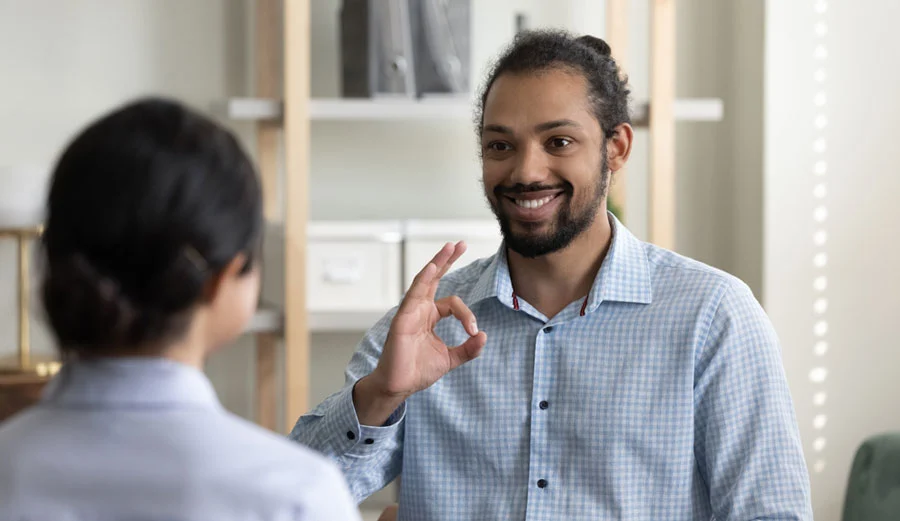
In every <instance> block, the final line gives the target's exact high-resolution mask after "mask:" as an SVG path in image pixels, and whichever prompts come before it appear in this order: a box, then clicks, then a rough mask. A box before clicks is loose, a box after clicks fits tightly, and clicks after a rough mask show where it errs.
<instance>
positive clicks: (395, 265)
mask: <svg viewBox="0 0 900 521" xmlns="http://www.w3.org/2000/svg"><path fill="white" fill-rule="evenodd" d="M282 229H283V228H282V226H281V225H272V224H270V225H268V226H267V229H266V237H265V243H264V246H265V254H264V257H263V258H264V262H265V265H264V269H263V274H264V275H265V277H264V281H263V302H265V303H267V304H272V305H274V306H276V307H279V308H280V307H282V306H283V305H284V280H283V279H282V274H283V273H284V272H283V265H284V239H283V232H282ZM402 231H403V228H402V224H401V223H400V221H329V222H321V221H320V222H311V223H310V224H309V227H308V232H307V250H306V252H307V259H306V298H307V309H308V310H309V311H310V312H311V313H316V312H378V313H380V312H384V311H387V310H388V309H390V308H391V307H393V306H395V305H397V303H398V302H399V301H400V296H401V295H400V291H401V283H400V275H401V273H402V268H401V241H402Z"/></svg>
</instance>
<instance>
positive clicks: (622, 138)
mask: <svg viewBox="0 0 900 521" xmlns="http://www.w3.org/2000/svg"><path fill="white" fill-rule="evenodd" d="M614 132H615V133H614V134H613V135H612V136H611V137H608V138H606V162H607V164H608V165H609V169H610V170H611V171H613V172H616V171H618V170H621V169H622V168H624V167H625V163H627V162H628V157H629V156H630V155H631V144H632V143H633V142H634V129H633V128H631V125H629V124H628V123H622V124H621V125H619V126H617V127H616V128H615V130H614Z"/></svg>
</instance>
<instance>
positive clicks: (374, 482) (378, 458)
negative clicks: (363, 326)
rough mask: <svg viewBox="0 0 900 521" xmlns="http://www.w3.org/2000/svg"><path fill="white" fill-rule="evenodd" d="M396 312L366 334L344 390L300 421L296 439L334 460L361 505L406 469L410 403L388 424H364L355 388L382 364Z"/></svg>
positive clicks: (398, 411) (349, 366)
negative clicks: (405, 432) (355, 400)
mask: <svg viewBox="0 0 900 521" xmlns="http://www.w3.org/2000/svg"><path fill="white" fill-rule="evenodd" d="M395 313H396V309H394V310H392V311H391V312H389V313H388V314H387V315H385V316H384V317H383V318H382V319H381V320H380V321H379V322H378V323H377V324H375V326H374V327H373V328H372V329H371V330H370V331H369V332H368V333H366V335H365V337H364V338H363V340H362V342H360V344H359V346H358V347H357V350H356V352H355V353H354V354H353V357H352V358H351V360H350V363H349V364H348V365H347V369H346V371H345V376H346V381H345V385H344V387H343V389H341V390H340V391H338V392H337V393H335V394H333V395H331V396H329V397H328V398H326V399H325V401H323V402H322V403H321V404H319V406H318V407H316V408H315V409H314V410H313V411H312V412H310V413H308V414H306V415H304V416H302V417H300V419H299V420H297V423H296V424H295V425H294V428H293V430H292V431H291V433H290V438H291V439H293V440H295V441H297V442H299V443H302V444H303V445H306V446H308V447H310V448H311V449H313V450H315V451H318V452H320V453H322V454H324V455H326V456H328V457H329V458H331V459H332V460H334V461H335V462H336V463H337V464H338V465H339V466H340V468H341V470H343V472H344V476H345V477H346V480H347V483H348V485H349V487H350V491H351V493H352V494H353V497H354V498H355V500H356V501H357V502H362V501H363V500H364V499H365V498H367V497H368V496H370V495H371V494H372V493H374V492H377V491H378V490H381V489H382V488H384V487H385V486H386V485H387V484H388V483H390V482H391V481H393V480H394V478H396V477H397V476H398V475H399V474H400V469H401V464H402V462H401V457H402V450H403V425H404V417H405V414H406V404H403V405H401V406H400V407H399V408H398V409H397V410H396V411H394V413H393V414H391V416H390V418H388V421H387V422H386V423H385V424H384V425H382V426H366V425H360V423H359V418H357V415H356V408H355V407H354V406H353V387H354V386H355V385H356V382H358V381H359V380H360V379H361V378H362V377H363V376H366V375H368V374H369V373H371V372H372V371H373V370H374V369H375V366H376V365H377V364H378V359H379V358H380V356H381V352H382V350H383V348H384V342H385V339H386V338H387V333H388V330H389V329H390V324H391V320H392V319H393V317H394V314H395Z"/></svg>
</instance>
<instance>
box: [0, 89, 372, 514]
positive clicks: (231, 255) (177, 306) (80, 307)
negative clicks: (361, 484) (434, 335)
mask: <svg viewBox="0 0 900 521" xmlns="http://www.w3.org/2000/svg"><path fill="white" fill-rule="evenodd" d="M262 224H263V218H262V210H261V197H260V187H259V183H258V181H257V177H256V174H255V172H254V169H253V166H252V165H251V162H250V161H249V159H248V158H247V156H246V155H245V154H244V152H243V151H242V149H241V148H240V146H239V145H238V143H237V141H236V139H235V138H234V136H233V135H232V134H230V133H229V132H227V131H226V130H224V129H223V128H221V127H219V126H217V125H216V124H214V123H213V122H212V121H210V120H208V119H207V118H205V117H202V116H200V115H198V114H196V113H194V112H192V111H190V110H188V109H187V108H185V107H183V106H181V105H179V104H177V103H174V102H171V101H167V100H161V99H145V100H140V101H138V102H135V103H132V104H129V105H127V106H125V107H123V108H120V109H119V110H116V111H114V112H113V113H111V114H109V115H107V116H105V117H103V118H102V119H100V120H99V121H97V122H95V123H93V124H92V125H90V126H89V127H88V128H87V129H86V130H84V131H83V132H82V133H81V134H80V135H79V136H78V137H77V138H76V139H75V140H74V141H73V142H72V143H71V144H70V145H69V147H68V148H67V149H66V150H65V152H64V153H63V155H62V157H61V158H60V160H59V163H58V164H57V165H56V169H55V171H54V173H53V179H52V184H51V188H50V194H49V199H48V205H47V222H46V228H45V232H44V235H43V244H42V246H43V253H44V256H45V259H44V260H45V266H44V270H43V273H42V277H43V280H42V292H43V304H44V308H45V311H46V315H47V318H48V321H49V324H50V327H51V329H52V331H53V333H54V335H55V337H56V340H57V343H58V346H59V349H60V350H61V351H62V354H63V356H64V358H65V359H66V360H67V361H68V362H67V363H66V365H65V366H64V368H63V369H62V371H61V372H60V373H59V374H58V375H57V377H56V378H54V380H53V381H52V382H50V384H49V385H48V387H47V390H46V393H45V395H44V398H43V400H42V401H41V403H40V404H39V405H37V406H35V407H33V408H31V409H30V410H27V411H25V412H23V413H22V414H20V415H18V416H16V417H13V418H12V419H10V420H9V421H7V422H6V423H4V424H3V425H2V426H0V505H2V507H0V519H16V520H31V519H34V520H37V519H56V520H71V519H92V520H115V519H128V520H138V519H140V520H150V519H165V520H211V519H215V520H228V519H234V520H238V519H240V520H247V519H254V520H256V519H259V520H276V519H277V520H323V521H324V520H329V521H331V520H343V519H350V520H356V519H359V517H358V511H357V510H356V508H355V506H354V504H353V502H352V500H351V498H350V495H349V492H348V490H347V488H346V484H345V482H344V480H343V477H342V476H341V474H340V472H339V471H338V469H337V468H335V467H334V466H332V464H330V463H328V462H326V460H325V459H324V458H322V457H319V456H318V455H315V454H313V453H312V452H310V451H308V450H306V449H304V448H302V447H300V446H299V445H297V444H293V443H291V442H289V441H287V440H286V439H284V438H282V437H280V436H277V435H275V434H273V433H270V432H268V431H265V430H263V429H261V428H258V427H256V426H254V425H252V424H251V423H249V422H246V421H244V420H242V419H240V418H238V417H236V416H234V415H232V414H229V413H228V412H227V411H226V410H225V409H224V408H223V407H222V406H221V405H220V403H219V402H218V400H217V398H216V395H215V391H214V390H213V387H212V385H210V382H209V380H207V378H206V377H205V376H204V374H203V372H202V368H203V363H204V360H205V359H206V358H207V356H209V355H210V353H212V352H213V351H215V350H216V349H218V348H219V347H221V346H223V345H225V344H227V343H229V342H230V341H232V340H233V339H234V338H235V337H237V336H238V335H239V334H240V333H241V331H242V330H243V329H244V327H245V326H246V324H247V322H248V321H249V320H250V318H251V317H252V315H253V313H254V311H255V308H256V303H257V297H258V291H259V269H258V266H259V262H258V256H259V246H260V236H261V231H262V230H261V228H262Z"/></svg>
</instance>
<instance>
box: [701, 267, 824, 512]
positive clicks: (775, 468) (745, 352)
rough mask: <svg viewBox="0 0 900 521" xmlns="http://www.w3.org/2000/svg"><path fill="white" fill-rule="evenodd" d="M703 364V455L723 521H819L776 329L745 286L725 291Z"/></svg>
mask: <svg viewBox="0 0 900 521" xmlns="http://www.w3.org/2000/svg"><path fill="white" fill-rule="evenodd" d="M703 346H704V347H703V349H702V350H701V351H700V352H699V354H698V360H697V364H696V369H695V371H696V372H695V386H694V393H695V394H694V403H695V426H694V427H695V434H696V437H695V447H694V449H695V454H696V459H697V464H698V466H699V471H700V474H701V476H702V477H703V479H704V480H705V482H706V483H707V485H708V488H709V495H710V504H711V506H712V511H713V514H714V517H715V518H716V519H718V520H720V521H750V520H758V519H766V520H798V521H799V520H803V521H806V520H810V521H811V520H812V518H813V517H812V507H811V502H810V491H809V474H808V471H807V468H806V463H805V460H804V457H803V448H802V444H801V442H800V435H799V432H798V429H797V420H796V417H795V413H794V407H793V403H792V401H791V395H790V391H789V389H788V385H787V378H786V376H785V374H784V368H783V365H782V362H781V351H780V347H779V344H778V339H777V336H776V334H775V331H774V329H773V327H772V325H771V323H770V321H769V319H768V317H767V316H766V314H765V312H764V311H763V310H762V308H761V306H760V305H759V303H758V302H757V301H756V299H755V298H754V297H753V294H752V292H751V291H750V289H749V288H748V287H747V286H746V285H745V284H743V283H740V282H734V283H732V284H730V285H729V286H727V287H726V288H725V290H724V292H723V293H722V294H721V300H720V302H719V304H718V308H717V310H716V312H715V315H714V317H713V319H712V322H711V325H710V328H709V334H708V336H707V340H706V342H705V343H704V344H703Z"/></svg>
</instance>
